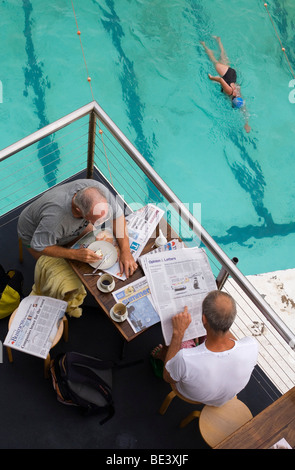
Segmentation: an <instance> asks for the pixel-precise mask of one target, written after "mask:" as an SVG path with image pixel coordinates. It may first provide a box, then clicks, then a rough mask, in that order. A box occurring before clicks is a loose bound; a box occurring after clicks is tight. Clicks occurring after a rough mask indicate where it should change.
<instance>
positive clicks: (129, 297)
mask: <svg viewBox="0 0 295 470" xmlns="http://www.w3.org/2000/svg"><path fill="white" fill-rule="evenodd" d="M113 297H114V299H115V301H116V302H122V303H123V304H125V305H127V309H128V317H127V320H128V322H129V324H130V326H131V328H132V329H133V331H134V332H135V333H138V332H139V331H141V330H143V329H145V328H148V327H150V326H152V325H154V324H156V323H158V322H159V321H160V317H159V315H158V313H157V312H156V310H155V307H154V305H153V301H152V297H151V293H150V289H149V286H148V284H147V280H146V277H142V278H140V279H138V280H137V281H134V282H132V283H131V284H128V286H126V287H123V288H121V289H118V290H117V291H115V292H113Z"/></svg>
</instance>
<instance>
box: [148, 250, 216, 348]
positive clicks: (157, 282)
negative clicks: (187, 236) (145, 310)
mask: <svg viewBox="0 0 295 470" xmlns="http://www.w3.org/2000/svg"><path fill="white" fill-rule="evenodd" d="M142 268H143V270H144V272H145V275H146V278H147V282H148V285H149V287H150V290H151V294H152V298H153V301H154V305H155V309H156V310H157V312H158V314H159V316H160V318H161V326H162V331H163V336H164V341H165V344H166V345H169V344H170V342H171V337H172V321H171V319H172V317H173V316H174V315H175V314H177V313H179V312H181V311H183V309H184V307H185V306H187V307H188V311H189V313H190V314H191V317H192V321H191V323H190V325H189V327H188V328H187V330H186V331H185V334H184V337H183V340H184V341H186V340H189V339H194V338H198V337H200V336H204V335H205V334H206V330H205V328H204V326H203V323H202V302H203V299H204V297H205V296H206V294H207V293H208V292H209V291H211V290H215V289H216V282H215V278H214V276H213V273H212V271H211V267H210V264H209V261H208V258H207V255H206V253H205V251H204V250H203V249H201V248H184V249H179V250H175V251H173V252H168V253H167V252H160V253H154V254H151V255H148V256H144V257H142Z"/></svg>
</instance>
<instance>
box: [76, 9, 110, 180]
mask: <svg viewBox="0 0 295 470" xmlns="http://www.w3.org/2000/svg"><path fill="white" fill-rule="evenodd" d="M71 3H72V8H73V13H74V17H75V22H76V27H77V35H78V37H79V40H80V46H81V50H82V55H83V59H84V64H85V69H86V73H87V81H88V83H89V87H90V91H91V96H92V100H93V101H95V100H94V94H93V90H92V86H91V77H90V75H89V72H88V67H87V62H86V57H85V54H84V49H83V44H82V39H81V31H80V29H79V26H78V20H77V16H76V12H75V7H74V3H73V0H71ZM97 123H98V127H99V131H98V132H99V135H100V138H101V142H102V145H103V150H104V155H105V158H106V162H107V167H108V170H109V173H110V179H111V183H112V185H113V186H114V184H113V178H112V173H111V169H110V165H109V159H108V157H107V153H106V147H105V144H104V139H103V130H102V129H101V127H100V122H99V119H98V118H97Z"/></svg>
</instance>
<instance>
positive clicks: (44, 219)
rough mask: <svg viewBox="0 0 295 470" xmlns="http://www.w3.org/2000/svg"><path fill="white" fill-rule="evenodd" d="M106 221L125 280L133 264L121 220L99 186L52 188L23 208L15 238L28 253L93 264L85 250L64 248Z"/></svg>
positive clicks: (91, 255) (112, 201) (87, 183)
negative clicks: (116, 244)
mask: <svg viewBox="0 0 295 470" xmlns="http://www.w3.org/2000/svg"><path fill="white" fill-rule="evenodd" d="M106 221H109V222H112V224H113V226H112V230H113V233H114V235H115V237H116V238H117V241H118V245H119V248H120V267H121V271H122V272H123V271H125V274H126V276H127V277H129V276H131V275H132V274H133V272H134V271H135V270H136V268H137V264H136V262H135V261H134V259H133V256H132V255H131V252H130V248H129V237H128V232H127V227H126V222H125V217H124V214H123V211H122V209H121V207H120V206H119V204H118V202H117V201H116V198H115V197H114V196H113V195H112V194H111V192H110V191H109V190H108V189H107V188H106V187H105V186H104V185H103V184H101V183H99V182H97V181H95V180H91V179H79V180H75V181H72V182H70V183H66V184H63V185H60V186H56V187H55V188H52V189H50V190H48V191H46V193H44V194H43V195H42V196H41V197H40V198H38V199H36V200H35V201H34V202H32V204H30V205H29V206H27V207H26V208H25V209H24V210H23V212H22V213H21V214H20V216H19V220H18V227H17V230H18V236H19V238H20V239H21V240H22V241H23V243H24V245H25V246H26V247H27V249H28V250H29V252H30V253H31V254H32V255H33V256H34V258H35V259H38V258H39V257H40V256H41V255H46V256H52V257H56V258H67V259H72V260H78V261H83V262H85V263H94V262H96V261H98V260H99V256H98V255H97V254H96V253H95V252H93V251H92V250H89V249H88V248H79V249H71V248H68V247H67V246H68V245H69V244H73V242H74V241H75V240H77V239H78V238H80V237H81V236H83V235H84V234H85V233H87V232H89V231H91V230H93V227H95V226H99V225H101V224H103V223H106Z"/></svg>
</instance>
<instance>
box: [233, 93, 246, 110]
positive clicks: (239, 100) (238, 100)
mask: <svg viewBox="0 0 295 470" xmlns="http://www.w3.org/2000/svg"><path fill="white" fill-rule="evenodd" d="M232 104H233V107H234V108H241V107H242V106H244V104H245V103H244V100H243V98H240V97H239V96H236V97H235V98H233V100H232Z"/></svg>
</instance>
